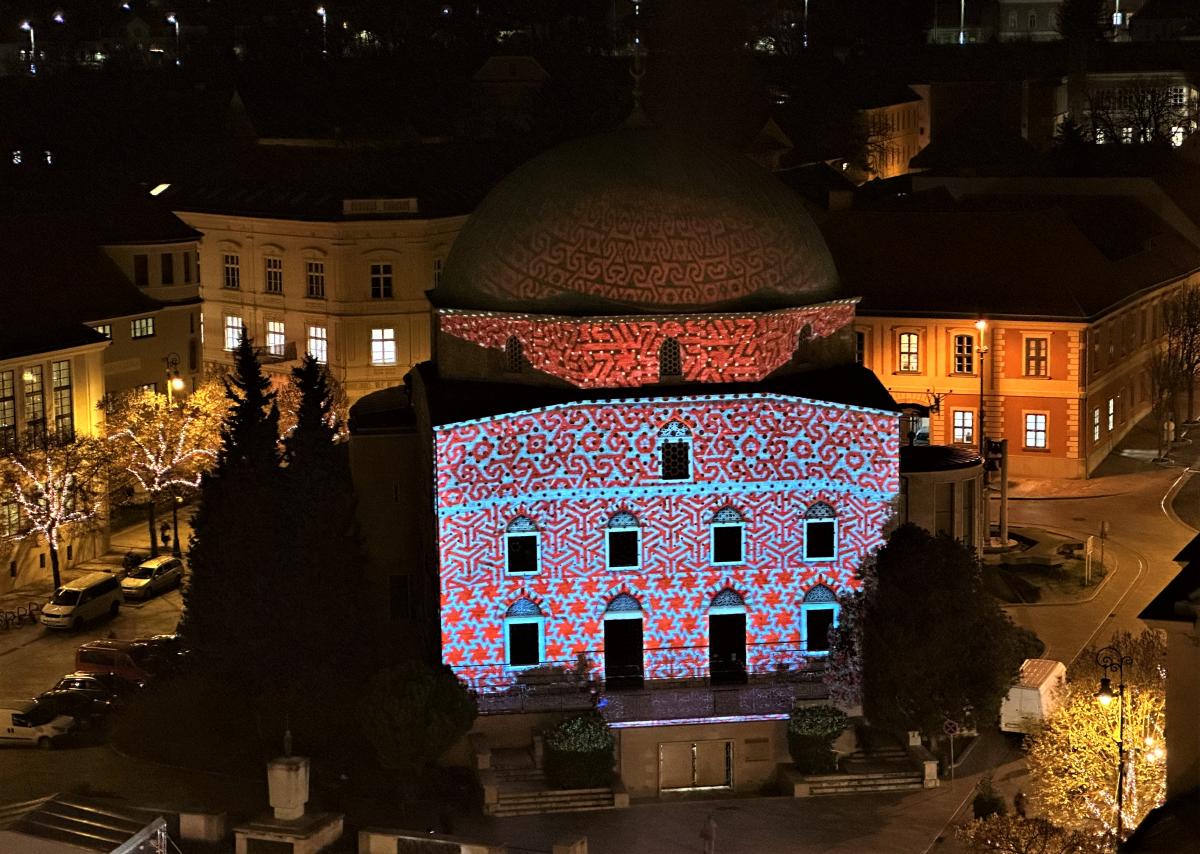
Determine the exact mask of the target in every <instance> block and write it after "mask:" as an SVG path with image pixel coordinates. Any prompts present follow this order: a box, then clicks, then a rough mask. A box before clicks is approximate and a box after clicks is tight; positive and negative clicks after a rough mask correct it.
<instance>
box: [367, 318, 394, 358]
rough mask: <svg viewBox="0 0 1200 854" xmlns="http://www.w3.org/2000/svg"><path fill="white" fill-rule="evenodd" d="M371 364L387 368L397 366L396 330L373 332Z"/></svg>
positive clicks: (376, 330) (377, 330)
mask: <svg viewBox="0 0 1200 854" xmlns="http://www.w3.org/2000/svg"><path fill="white" fill-rule="evenodd" d="M371 364H372V365H378V366H381V367H385V366H388V365H395V364H396V330H395V329H394V328H380V329H372V330H371Z"/></svg>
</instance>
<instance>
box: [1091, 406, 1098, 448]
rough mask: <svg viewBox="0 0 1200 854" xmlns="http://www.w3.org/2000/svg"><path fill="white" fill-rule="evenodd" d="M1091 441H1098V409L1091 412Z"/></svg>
mask: <svg viewBox="0 0 1200 854" xmlns="http://www.w3.org/2000/svg"><path fill="white" fill-rule="evenodd" d="M1092 441H1093V442H1099V441H1100V407H1098V406H1097V407H1096V408H1095V409H1093V410H1092Z"/></svg>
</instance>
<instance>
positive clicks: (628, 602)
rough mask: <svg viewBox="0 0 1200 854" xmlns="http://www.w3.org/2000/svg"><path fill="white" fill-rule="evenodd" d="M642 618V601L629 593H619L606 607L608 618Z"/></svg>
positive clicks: (605, 613) (605, 611) (605, 616)
mask: <svg viewBox="0 0 1200 854" xmlns="http://www.w3.org/2000/svg"><path fill="white" fill-rule="evenodd" d="M641 618H642V603H641V602H639V601H638V600H637V599H634V598H633V597H632V596H630V595H629V594H628V593H619V594H617V595H616V596H614V597H613V599H612V601H611V602H609V603H608V607H607V608H605V609H604V619H606V620H640V619H641Z"/></svg>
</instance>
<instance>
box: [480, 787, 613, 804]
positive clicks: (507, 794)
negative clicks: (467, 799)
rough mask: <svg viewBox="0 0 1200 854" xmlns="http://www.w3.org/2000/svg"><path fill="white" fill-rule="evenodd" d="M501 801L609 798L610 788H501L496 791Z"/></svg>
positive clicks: (610, 795) (610, 794)
mask: <svg viewBox="0 0 1200 854" xmlns="http://www.w3.org/2000/svg"><path fill="white" fill-rule="evenodd" d="M497 797H499V799H500V800H501V801H506V802H516V801H538V800H542V801H563V800H568V801H569V800H571V799H576V800H580V799H582V800H587V799H589V798H611V797H612V789H542V790H540V791H527V792H514V791H511V790H509V791H505V790H504V789H501V790H499V791H498V792H497Z"/></svg>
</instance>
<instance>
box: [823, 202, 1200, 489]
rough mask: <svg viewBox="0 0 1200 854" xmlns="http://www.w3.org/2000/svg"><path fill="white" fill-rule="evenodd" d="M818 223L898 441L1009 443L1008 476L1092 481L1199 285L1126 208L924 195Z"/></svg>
mask: <svg viewBox="0 0 1200 854" xmlns="http://www.w3.org/2000/svg"><path fill="white" fill-rule="evenodd" d="M823 227H824V230H825V234H826V239H827V241H828V243H829V246H830V248H831V250H832V252H833V255H834V259H835V261H836V263H837V265H838V270H839V273H840V274H841V277H842V282H843V287H845V289H846V291H847V292H848V293H857V294H862V302H861V304H860V305H859V308H858V313H857V318H856V320H855V333H854V334H855V338H856V348H857V352H858V356H859V360H860V362H861V363H862V364H864V365H866V367H868V368H870V369H871V370H873V371H874V372H875V374H876V375H877V376H879V378H880V380H881V381H882V382H883V383H884V385H885V386H887V388H888V390H889V391H890V392H891V393H892V395H893V397H894V398H895V399H896V400H897V402H899V403H900V404H901V405H902V406H904V407H905V409H906V411H907V414H908V423H907V425H906V426H905V427H904V428H902V429H904V430H905V432H907V433H911V436H912V440H913V441H914V442H916V443H918V444H920V443H926V442H928V443H933V444H957V445H974V446H978V445H979V443H980V433H981V432H982V433H983V434H984V435H986V437H987V438H990V439H1007V440H1008V453H1009V471H1010V472H1011V473H1013V474H1016V475H1026V476H1040V477H1087V476H1088V475H1089V474H1090V473H1091V472H1092V470H1093V469H1095V467H1096V466H1097V465H1098V464H1099V463H1100V461H1101V460H1102V459H1103V458H1104V457H1105V455H1107V454H1108V453H1109V452H1110V451H1111V450H1112V449H1113V447H1114V446H1115V444H1116V443H1117V442H1118V441H1119V440H1120V439H1121V438H1122V437H1123V436H1124V435H1125V434H1126V433H1127V432H1128V431H1129V430H1130V428H1131V427H1132V426H1133V424H1135V423H1136V422H1137V421H1138V420H1139V419H1141V418H1142V417H1144V416H1145V415H1147V414H1148V413H1149V412H1150V408H1151V399H1150V398H1151V396H1150V377H1149V363H1150V356H1151V354H1152V352H1153V350H1154V348H1155V347H1158V346H1161V345H1162V340H1163V338H1162V335H1163V323H1162V304H1163V301H1164V300H1165V299H1167V298H1168V297H1169V296H1170V295H1171V294H1172V293H1173V292H1174V291H1176V290H1177V289H1179V288H1180V287H1182V286H1184V285H1185V284H1186V283H1196V282H1200V249H1198V248H1197V247H1196V246H1195V245H1193V244H1192V243H1190V242H1189V241H1187V240H1186V239H1185V238H1183V237H1182V236H1181V235H1179V234H1178V233H1177V232H1176V231H1174V230H1172V229H1171V228H1170V226H1168V225H1167V224H1166V223H1164V222H1163V221H1162V220H1160V219H1159V218H1158V217H1156V216H1155V215H1154V214H1152V213H1151V212H1150V211H1149V210H1147V209H1146V208H1145V207H1143V206H1142V205H1141V204H1139V203H1138V202H1137V201H1135V200H1133V199H1129V198H1123V197H1090V198H1087V199H1083V198H1066V197H1057V198H1055V197H1041V198H1031V197H1017V196H1005V197H979V198H970V197H968V198H964V199H963V200H961V201H960V202H951V201H949V200H948V199H946V198H945V197H943V196H940V195H938V194H936V193H934V194H930V196H927V197H918V198H917V199H916V200H915V201H913V202H912V204H911V205H910V206H909V207H907V208H906V209H902V210H897V209H892V210H887V211H882V210H879V211H862V210H854V211H844V212H838V213H831V214H830V215H829V217H828V219H827V221H826V222H825V223H824V226H823ZM981 321H982V322H981ZM981 403H982V405H981Z"/></svg>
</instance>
